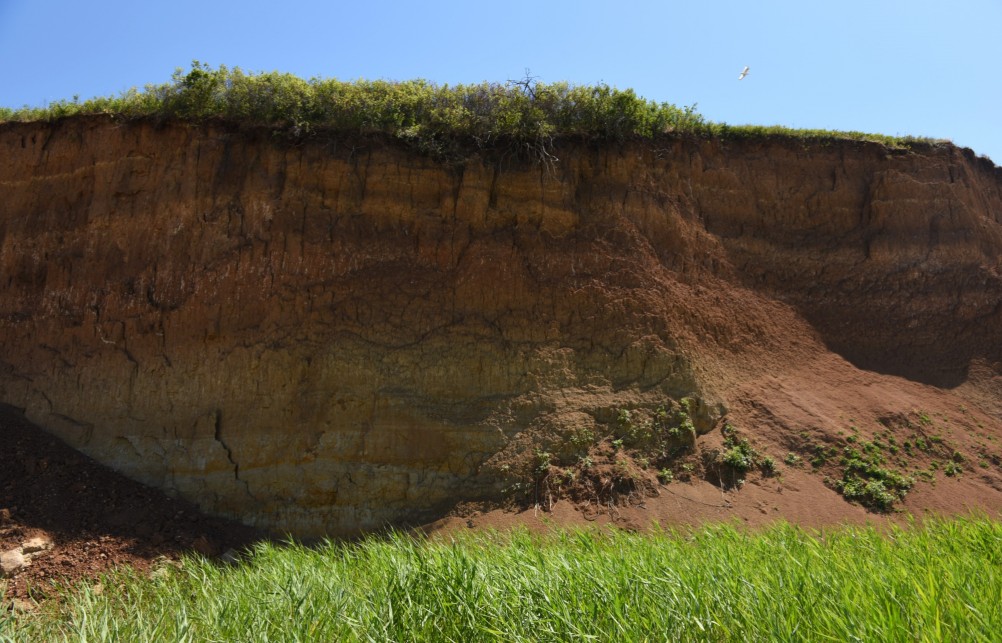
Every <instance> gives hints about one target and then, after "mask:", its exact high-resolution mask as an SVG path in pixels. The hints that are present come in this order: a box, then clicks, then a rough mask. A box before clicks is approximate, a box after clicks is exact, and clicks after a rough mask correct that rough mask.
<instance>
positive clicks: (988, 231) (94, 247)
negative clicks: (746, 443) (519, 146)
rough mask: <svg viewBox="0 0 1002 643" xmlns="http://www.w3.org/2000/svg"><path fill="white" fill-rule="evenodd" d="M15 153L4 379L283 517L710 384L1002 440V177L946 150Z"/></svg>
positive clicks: (776, 421) (155, 137)
mask: <svg viewBox="0 0 1002 643" xmlns="http://www.w3.org/2000/svg"><path fill="white" fill-rule="evenodd" d="M0 149H2V150H3V155H2V156H0V186H2V189H3V194H4V198H3V202H2V204H0V266H2V268H0V269H2V274H3V277H4V279H3V282H2V287H3V289H4V290H3V298H2V299H0V324H2V325H0V345H2V347H3V354H2V356H0V402H6V403H10V404H13V405H15V406H18V407H20V408H24V409H25V410H26V415H27V416H28V417H29V418H30V419H32V420H33V421H35V422H37V423H38V424H40V425H41V426H43V427H45V428H46V429H48V430H50V431H52V432H53V433H55V434H57V435H58V436H60V437H61V438H63V439H64V440H65V441H67V442H68V443H69V444H71V445H72V446H74V447H76V448H78V449H80V450H82V451H84V452H85V453H87V454H89V455H91V456H93V457H94V458H96V459H97V460H99V461H101V462H104V463H107V464H109V465H111V466H112V467H114V468H116V469H119V470H121V471H123V472H125V473H126V474H127V475H129V476H131V477H133V478H136V479H138V480H141V481H143V482H147V483H150V484H153V485H155V486H158V487H161V488H164V489H167V490H171V491H176V492H178V493H180V494H181V495H183V496H184V497H186V498H188V499H191V500H193V501H194V502H196V503H198V504H199V505H200V506H201V507H202V508H204V509H206V510H207V511H210V512H213V513H217V514H222V515H226V516H233V517H239V518H240V519H242V520H244V521H246V522H248V523H252V524H255V525H258V526H267V527H272V528H276V529H280V530H292V531H294V532H297V533H300V534H317V533H321V532H326V533H352V532H355V531H357V530H359V529H367V528H372V527H377V526H380V525H382V524H385V523H387V522H396V521H400V520H409V519H422V518H427V517H432V516H435V515H437V514H438V513H440V512H441V511H443V510H445V509H447V508H449V507H451V506H453V505H454V504H455V503H457V502H460V501H463V500H469V499H477V498H484V497H497V496H498V495H499V494H500V493H501V491H502V489H503V488H507V489H511V488H512V487H513V486H514V487H517V486H518V485H519V484H521V483H522V482H524V481H523V480H522V479H521V478H520V477H519V476H524V475H525V474H524V471H523V469H524V466H525V462H523V460H524V456H525V455H526V454H529V456H528V457H529V458H530V464H529V465H528V466H529V467H530V469H531V468H532V466H534V465H533V464H532V463H531V458H532V455H531V454H532V453H533V452H534V451H535V450H538V449H541V448H547V449H551V450H554V451H559V447H560V444H562V443H570V442H574V441H575V440H577V439H579V438H580V436H582V435H587V436H592V437H594V436H601V435H602V434H603V431H605V430H606V429H607V428H608V427H611V426H614V425H615V424H616V422H617V417H618V412H619V410H621V409H639V410H641V411H643V410H645V409H646V410H652V409H655V408H656V407H657V406H658V405H660V404H664V403H665V402H666V401H669V400H678V399H680V398H682V397H683V396H694V397H696V398H699V400H701V402H700V403H699V404H698V405H697V407H698V408H695V409H694V410H693V416H694V419H695V424H696V428H697V430H698V431H699V432H700V433H706V432H708V431H710V429H711V428H713V427H714V426H715V423H717V424H716V425H717V426H719V422H718V419H719V418H720V417H721V415H722V414H724V413H726V412H728V411H729V416H728V417H729V418H730V419H731V421H732V422H733V423H734V424H735V425H738V426H740V427H741V428H742V430H743V431H744V432H745V433H747V434H748V435H750V436H753V437H755V436H757V437H758V439H759V440H760V442H761V445H762V446H763V448H765V446H767V445H771V446H773V447H775V448H781V449H783V450H786V449H789V450H792V451H804V452H805V453H806V451H807V450H809V448H813V446H814V445H813V444H808V443H806V442H805V443H803V444H801V443H798V442H797V438H795V436H796V435H801V434H803V433H804V432H805V430H806V431H809V432H810V433H811V435H812V436H814V435H815V434H816V436H817V437H818V439H819V440H821V441H822V442H826V443H827V442H828V441H832V440H834V436H835V435H836V434H837V432H838V431H842V430H844V429H846V428H847V425H848V424H851V423H853V422H855V423H856V424H862V423H863V422H864V421H871V422H872V423H875V422H876V421H877V420H878V419H880V418H883V419H884V420H885V426H886V425H891V424H894V422H890V421H889V420H888V418H891V419H892V420H893V419H895V418H897V419H900V420H901V422H900V423H899V424H900V426H901V427H902V430H903V431H904V430H906V428H907V427H908V426H910V425H909V423H908V419H907V418H908V417H911V416H909V414H912V415H915V414H916V413H917V411H918V410H919V409H927V408H942V409H943V414H944V419H943V422H952V424H951V426H954V427H959V428H960V429H962V430H961V431H959V433H958V435H957V436H956V437H955V438H953V439H954V441H955V442H956V444H957V445H958V447H963V448H966V449H969V450H970V451H971V453H972V454H974V453H975V451H977V445H976V444H975V442H974V441H973V440H976V441H977V443H978V444H981V443H983V442H984V440H987V439H988V438H989V437H992V436H994V437H1000V436H1002V429H1000V426H1002V420H1000V418H1002V414H1000V409H1002V397H1000V396H999V394H998V390H999V388H1000V387H999V385H998V382H999V373H1000V371H1002V368H1000V359H1002V356H1000V354H999V353H1000V351H1002V345H1000V343H999V342H998V337H999V328H1000V314H1002V311H1000V307H999V302H1000V300H1002V277H1000V275H999V268H1000V260H999V257H1000V256H1002V221H1000V217H1002V179H1000V174H999V171H998V170H997V169H996V168H994V167H993V166H991V164H990V163H986V162H985V161H983V160H978V159H975V158H973V157H972V156H971V155H969V154H967V153H965V152H964V151H961V150H958V149H956V148H953V147H950V146H937V147H929V148H926V149H916V150H912V151H908V152H904V151H891V150H888V149H886V148H884V147H883V146H880V145H876V144H864V143H850V142H846V143H837V142H836V143H831V144H828V145H824V146H822V145H805V144H802V143H800V142H794V141H789V140H785V141H766V140H757V141H745V142H729V143H725V142H720V141H689V140H669V141H660V142H656V143H650V142H648V143H642V144H641V143H637V144H628V145H623V146H615V145H608V146H602V147H593V146H589V145H584V144H574V143H570V142H567V143H562V144H560V145H559V146H558V148H557V149H556V150H555V152H556V155H557V156H559V157H560V159H559V161H558V162H555V163H551V164H543V165H523V166H519V165H515V164H500V165H499V164H497V163H487V162H482V161H481V160H478V159H470V160H469V161H468V162H467V163H466V164H465V166H464V167H463V168H461V169H457V168H455V167H449V166H443V165H440V164H436V163H435V162H433V161H430V160H427V159H424V158H420V157H416V156H414V155H413V154H411V153H408V152H406V151H405V150H402V149H400V148H398V147H396V146H394V145H393V144H392V142H387V141H386V140H384V139H356V140H354V141H346V140H341V141H337V142H335V141H314V142H308V143H304V144H300V145H291V144H288V143H286V142H282V141H279V140H276V139H274V138H273V137H271V135H270V134H269V133H268V132H264V131H254V132H246V131H244V132H240V131H235V130H232V129H227V128H225V127H222V126H214V125H207V126H191V125H185V124H167V125H159V126H158V125H154V124H150V123H117V122H114V121H111V120H107V119H102V118H79V119H71V120H65V121H61V122H56V123H52V124H25V125H14V124H8V125H4V126H3V127H2V129H0ZM842 357H844V358H845V359H847V360H849V361H848V362H846V361H844V360H843V359H842ZM850 362H851V363H852V364H855V365H856V366H855V367H854V366H853V365H852V364H850ZM857 367H858V368H857ZM860 369H866V370H860ZM896 376H903V377H904V378H908V379H902V378H900V377H896ZM839 382H842V384H843V385H844V386H843V387H842V388H839V384H838V383H839ZM930 385H935V386H937V387H940V388H934V387H933V386H930ZM948 389H954V390H953V392H950V391H949V390H948ZM861 392H863V393H861ZM864 393H865V394H864ZM961 394H963V395H964V396H965V397H964V398H961V397H959V396H960V395H961ZM847 396H848V397H847ZM965 403H966V404H967V405H968V406H969V407H970V408H968V406H964V407H963V409H964V410H963V411H962V412H961V411H960V410H959V409H960V408H961V405H962V404H965ZM930 405H932V406H930ZM991 414H994V415H991ZM866 418H868V420H867V419H866ZM894 421H897V420H894ZM965 423H966V424H965ZM975 427H977V428H978V430H979V431H981V432H982V433H981V434H979V435H980V436H981V437H978V438H974V437H971V438H970V440H968V438H967V437H964V436H966V435H968V434H971V435H973V431H974V429H975ZM966 429H970V431H966ZM866 430H868V429H864V431H866ZM798 432H799V433H798ZM994 437H993V439H994ZM822 438H824V439H822ZM829 438H831V440H829ZM704 439H705V440H709V441H710V442H709V443H708V444H710V443H712V441H713V440H714V439H715V438H714V435H706V436H705V438H701V440H704ZM968 441H969V442H970V443H969V444H968ZM985 444H987V443H985ZM554 445H556V446H555V447H554ZM986 449H987V447H986ZM982 451H983V452H984V455H985V456H986V457H987V456H988V455H990V454H989V453H988V452H987V450H985V449H983V450H982ZM777 453H779V454H780V455H781V452H777ZM978 453H982V452H981V451H978ZM972 457H979V456H976V455H975V456H972ZM520 458H521V459H520ZM547 464H548V462H547V463H536V464H535V466H536V468H540V467H541V466H543V465H547ZM520 467H521V468H520ZM992 467H995V465H992V466H990V467H988V468H986V469H985V470H986V471H987V472H988V473H985V474H984V475H985V476H989V473H990V474H991V476H989V477H990V478H991V479H990V480H989V479H988V478H986V484H989V483H991V481H995V482H997V481H998V480H997V478H998V470H997V467H995V468H992ZM798 475H802V476H803V477H804V480H806V481H808V482H805V484H808V483H809V481H810V480H814V481H815V483H816V484H815V487H812V488H816V489H819V490H825V487H823V486H822V485H821V483H820V481H819V480H820V476H813V477H812V476H811V475H810V474H808V473H803V472H801V471H799V470H797V471H793V470H791V472H790V474H789V476H788V478H793V479H796V476H798ZM992 484H994V483H992ZM999 488H1002V484H1000V485H999ZM831 495H832V496H833V497H835V498H837V496H835V495H834V492H832V493H831ZM838 502H842V501H841V500H838ZM1000 506H1002V503H1000Z"/></svg>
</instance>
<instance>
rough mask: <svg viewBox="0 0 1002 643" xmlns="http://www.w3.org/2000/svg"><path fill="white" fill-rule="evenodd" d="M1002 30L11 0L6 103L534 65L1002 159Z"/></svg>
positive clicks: (986, 6)
mask: <svg viewBox="0 0 1002 643" xmlns="http://www.w3.org/2000/svg"><path fill="white" fill-rule="evenodd" d="M999 34H1002V0H958V1H957V2H945V1H944V0H937V1H927V0H866V1H863V0H843V1H842V2H823V3H820V2H810V1H805V0H799V1H792V0H775V1H770V0H762V1H761V2H748V1H743V2H729V1H722V0H700V1H694V0H688V1H686V2H676V1H674V0H661V1H653V0H642V1H631V0H619V1H617V2H597V1H592V0H575V1H564V0H559V1H552V2H547V1H546V0H536V1H523V0H507V1H505V2H490V3H486V2H470V1H465V2H452V1H437V0H424V1H422V2H388V1H386V0H362V1H359V0H356V1H353V2H344V1H337V0H330V1H327V2H321V1H310V2H307V1H296V0H286V1H284V2H283V1H279V0H270V1H268V2H261V1H258V0H244V1H242V2H230V1H213V0H200V1H198V2H194V1H191V0H175V1H172V2H158V1H156V0H146V1H142V0H105V1H102V0H92V1H91V2H83V1H81V0H73V1H72V2H71V1H58V0H57V1H52V2H44V1H42V0H0V105H4V106H7V107H20V106H22V105H42V104H45V103H48V102H49V101H53V100H58V99H62V98H72V97H73V96H74V95H79V96H80V97H81V98H89V97H91V96H96V95H111V94H118V93H119V92H121V91H123V90H126V89H128V88H130V87H133V86H142V85H145V84H146V83H159V82H164V81H166V80H168V78H169V77H170V74H171V73H172V72H173V70H174V69H175V68H176V67H184V68H187V67H188V66H189V64H190V62H191V61H192V60H193V59H198V60H200V61H202V62H206V63H209V64H211V65H212V66H217V65H220V64H224V65H227V66H230V67H233V66H238V67H241V68H242V69H245V70H248V71H272V70H278V71H287V72H292V73H295V74H297V75H300V76H304V77H311V76H324V77H336V78H340V79H345V80H348V79H355V78H369V79H379V78H382V79H387V80H406V79H411V78H425V79H428V80H431V81H435V82H438V83H448V84H455V83H461V82H462V83H466V82H479V81H483V80H489V81H505V80H508V79H515V78H521V77H522V76H524V75H525V70H526V69H529V70H531V73H532V75H533V76H536V77H538V78H539V79H540V80H542V81H544V82H553V81H558V80H567V81H570V82H572V83H577V84H589V83H596V82H600V81H601V82H606V83H608V84H610V85H613V86H616V87H619V88H621V89H625V88H628V87H632V88H633V89H635V90H636V91H637V93H638V94H640V95H642V96H644V97H646V98H649V99H653V100H657V101H668V102H671V103H674V104H676V105H680V106H687V105H693V104H696V105H697V109H698V111H699V112H700V113H702V114H703V115H704V116H706V117H707V118H709V119H710V120H713V121H722V122H727V123H732V124H742V123H754V124H761V125H773V124H779V125H786V126H790V127H804V128H825V129H840V130H861V131H866V132H879V133H883V134H901V135H905V134H911V135H915V136H930V137H935V138H946V139H950V140H952V141H953V142H955V143H957V144H958V145H962V146H966V147H971V148H973V149H974V150H975V152H977V153H978V154H984V155H987V156H990V157H991V158H992V159H993V160H995V162H996V163H997V164H1002V119H1000V116H1002V37H1000V36H999ZM745 65H749V66H750V67H751V74H750V75H749V76H748V78H746V79H745V80H743V81H738V73H739V72H740V71H741V69H742V67H744V66H745Z"/></svg>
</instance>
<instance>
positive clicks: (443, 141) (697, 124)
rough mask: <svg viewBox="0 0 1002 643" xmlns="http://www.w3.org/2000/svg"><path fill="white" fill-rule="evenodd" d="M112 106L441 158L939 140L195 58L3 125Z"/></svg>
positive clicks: (567, 92)
mask: <svg viewBox="0 0 1002 643" xmlns="http://www.w3.org/2000/svg"><path fill="white" fill-rule="evenodd" d="M88 114H112V115H115V116H118V117H123V118H135V119H138V118H157V119H181V120H186V121H196V122H197V121H204V120H208V119H222V120H226V121H230V122H234V123H239V124H241V125H250V126H267V127H272V128H275V129H278V130H282V131H284V132H286V133H288V134H289V135H291V136H293V137H297V138H298V137H304V136H310V135H313V134H317V133H319V132H321V131H327V132H331V131H334V132H345V133H361V134H368V133H383V134H388V135H391V136H393V137H397V138H399V139H401V140H403V141H405V142H407V143H409V144H411V145H413V146H414V147H415V148H417V149H418V150H420V151H422V152H425V153H429V154H432V155H440V156H441V155H444V156H448V155H450V152H454V151H455V149H454V147H455V145H456V144H457V141H459V142H462V143H463V144H465V145H467V146H468V145H470V144H472V145H474V146H475V147H476V148H479V149H488V150H490V149H504V150H513V149H514V150H521V151H523V152H527V153H528V154H527V155H528V156H531V157H535V158H538V157H540V156H542V157H544V159H545V153H546V146H547V144H548V143H549V141H550V140H551V139H553V138H556V137H585V138H590V139H601V140H610V139H611V140H624V139H628V138H638V137H639V138H653V137H656V136H660V135H663V134H676V135H680V134H682V135H686V134H687V135H695V136H716V137H721V138H755V137H767V136H771V137H791V138H806V139H812V140H814V139H816V140H833V139H852V140H865V141H873V142H878V143H882V144H885V145H888V146H892V147H907V146H909V145H911V144H914V143H917V142H925V143H929V142H931V141H930V140H929V139H916V138H911V137H904V138H902V137H891V136H884V135H880V134H864V133H861V132H831V131H826V130H794V129H788V128H784V127H778V126H774V127H759V126H731V125H726V124H719V123H711V122H708V121H707V120H705V119H704V118H703V117H702V116H701V115H700V114H699V113H697V112H696V109H695V105H693V106H691V107H677V106H675V105H672V104H670V103H657V102H654V101H649V100H646V99H644V98H641V97H639V96H637V95H636V94H635V93H634V92H633V90H630V89H627V90H619V89H615V88H612V87H609V86H608V85H604V84H601V85H596V86H575V85H570V84H568V83H563V82H561V83H550V84H547V83H540V82H536V81H535V79H533V78H530V77H527V78H525V79H522V80H519V81H508V82H506V83H487V82H485V83H480V84H476V85H456V86H448V85H436V84H433V83H429V82H427V81H424V80H411V81H404V82H390V81H382V80H377V81H368V80H357V81H351V82H345V81H340V80H336V79H325V78H311V79H309V80H304V79H302V78H299V77H297V76H294V75H292V74H285V73H279V72H270V73H246V72H244V71H242V70H240V69H239V68H233V69H228V68H227V67H225V66H220V67H219V68H218V69H213V68H211V67H210V66H208V65H205V64H202V63H199V62H198V61H195V62H193V63H192V67H191V69H190V70H189V71H187V72H185V71H184V70H182V69H178V70H177V71H175V73H174V75H173V76H172V77H171V80H170V81H169V82H167V83H163V84H159V85H147V86H146V87H145V88H143V89H141V90H139V89H135V88H133V89H130V90H129V91H126V92H124V93H123V94H121V95H119V96H113V97H104V98H93V99H90V100H86V101H82V102H81V101H79V100H77V99H73V100H62V101H57V102H54V103H52V104H50V105H48V106H47V107H37V108H34V107H23V108H20V109H13V108H7V107H0V122H3V121H45V120H56V119H60V118H64V117H68V116H75V115H88Z"/></svg>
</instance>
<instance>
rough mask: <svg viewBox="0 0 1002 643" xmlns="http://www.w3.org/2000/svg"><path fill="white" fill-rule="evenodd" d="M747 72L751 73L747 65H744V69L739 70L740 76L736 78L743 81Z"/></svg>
mask: <svg viewBox="0 0 1002 643" xmlns="http://www.w3.org/2000/svg"><path fill="white" fill-rule="evenodd" d="M749 71H751V68H750V67H749V66H748V65H745V68H744V69H742V70H741V75H740V76H738V80H744V79H745V76H747V75H748V72H749Z"/></svg>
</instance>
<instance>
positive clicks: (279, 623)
mask: <svg viewBox="0 0 1002 643" xmlns="http://www.w3.org/2000/svg"><path fill="white" fill-rule="evenodd" d="M165 569H166V570H167V571H166V572H161V573H157V574H154V576H153V577H152V578H145V577H142V576H140V575H138V574H135V573H129V572H121V573H119V574H116V575H115V576H111V577H108V578H105V579H104V580H103V582H102V585H103V591H102V592H100V593H95V592H94V591H93V589H92V588H91V587H89V586H84V587H80V588H75V589H68V590H66V594H65V600H64V601H62V602H59V601H50V602H49V603H48V604H47V605H45V606H44V607H43V608H42V609H40V610H39V611H37V612H35V613H29V614H24V615H21V616H17V617H12V616H11V615H9V614H8V615H0V639H2V640H25V641H27V640H33V641H42V640H45V641H49V640H87V641H95V640H108V641H112V640H114V641H265V640H269V641H278V640H280V641H317V640H345V641H355V640H373V641H387V640H396V641H492V640H499V641H521V640H528V641H553V640H558V641H564V640H575V641H577V640H600V641H614V640H615V641H641V640H712V641H718V640H725V641H731V640H733V641H747V640H770V641H772V640H778V641H784V640H811V641H819V640H838V641H850V640H860V641H877V640H881V641H888V640H892V641H893V640H951V641H961V640H963V641H977V640H999V636H1000V632H1002V523H999V522H996V521H992V520H989V519H987V518H984V517H974V518H962V519H955V520H936V521H929V522H926V523H922V524H915V525H912V526H910V527H907V528H892V529H890V530H885V531H883V532H879V531H877V530H875V529H872V528H861V527H846V528H839V529H836V530H831V531H824V532H821V533H816V534H811V533H808V532H805V531H803V530H801V529H798V528H795V527H792V526H789V525H778V526H775V527H772V528H769V529H766V530H764V531H760V532H756V533H743V532H741V531H738V530H736V529H734V528H732V527H727V526H724V527H720V526H716V527H706V528H703V529H701V530H699V531H696V532H693V533H682V532H657V533H653V534H650V533H648V534H632V533H625V532H605V531H601V532H599V531H571V532H556V533H553V534H550V535H545V536H538V535H530V534H528V533H525V532H518V533H514V534H507V535H503V534H469V535H463V536H461V537H457V538H454V539H452V540H448V541H444V540H439V541H427V540H420V539H414V538H411V537H408V536H403V535H395V536H391V537H389V538H376V537H372V538H369V539H366V540H364V541H362V542H360V543H354V544H324V545H321V546H317V547H312V548H307V547H303V546H300V545H287V546H284V545H282V546H279V545H272V544H262V545H259V546H258V547H257V548H256V549H255V550H254V551H253V552H252V553H250V554H248V556H247V557H246V559H245V560H244V561H243V562H242V563H240V564H238V565H232V566H227V565H220V564H216V563H212V562H209V561H206V560H202V559H198V558H189V559H187V560H185V561H184V562H183V564H182V565H181V567H180V568H179V569H175V568H173V567H166V568H165Z"/></svg>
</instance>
